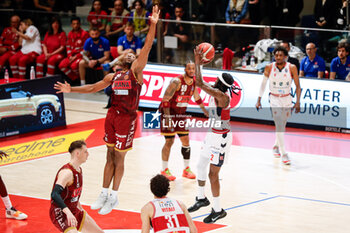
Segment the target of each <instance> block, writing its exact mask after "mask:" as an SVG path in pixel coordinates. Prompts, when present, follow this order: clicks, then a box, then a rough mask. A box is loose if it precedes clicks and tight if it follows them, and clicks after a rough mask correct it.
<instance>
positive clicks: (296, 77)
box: [291, 65, 301, 113]
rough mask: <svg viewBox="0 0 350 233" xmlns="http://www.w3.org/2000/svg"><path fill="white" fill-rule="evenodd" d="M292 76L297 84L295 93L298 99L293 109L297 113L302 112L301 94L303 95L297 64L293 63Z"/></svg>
mask: <svg viewBox="0 0 350 233" xmlns="http://www.w3.org/2000/svg"><path fill="white" fill-rule="evenodd" d="M291 71H292V77H293V80H294V84H295V87H296V88H295V93H296V96H297V101H296V102H295V104H294V106H293V109H295V113H298V112H300V95H301V87H300V82H299V75H298V69H297V67H296V66H295V65H291Z"/></svg>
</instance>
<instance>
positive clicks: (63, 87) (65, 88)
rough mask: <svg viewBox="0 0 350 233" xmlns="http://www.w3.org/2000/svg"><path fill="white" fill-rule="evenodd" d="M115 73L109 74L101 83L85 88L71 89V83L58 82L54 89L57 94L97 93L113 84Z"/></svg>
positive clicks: (85, 86)
mask: <svg viewBox="0 0 350 233" xmlns="http://www.w3.org/2000/svg"><path fill="white" fill-rule="evenodd" d="M113 75H114V74H113V73H111V74H107V75H106V76H105V77H104V79H102V80H101V81H99V82H97V83H94V84H88V85H84V86H79V87H71V86H70V84H69V83H67V81H66V82H64V83H61V82H57V83H56V84H55V85H54V89H56V90H57V92H56V93H62V92H63V93H69V92H77V93H95V92H98V91H100V90H103V89H105V88H106V87H108V86H109V85H110V84H111V81H112V79H113Z"/></svg>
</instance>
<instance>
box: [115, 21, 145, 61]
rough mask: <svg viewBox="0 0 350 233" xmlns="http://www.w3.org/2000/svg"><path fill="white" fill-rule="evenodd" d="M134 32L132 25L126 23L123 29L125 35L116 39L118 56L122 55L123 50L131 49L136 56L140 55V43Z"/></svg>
mask: <svg viewBox="0 0 350 233" xmlns="http://www.w3.org/2000/svg"><path fill="white" fill-rule="evenodd" d="M134 30H135V26H134V24H133V23H132V22H127V23H126V26H125V29H124V32H125V35H124V36H121V37H119V39H118V54H122V53H123V51H124V50H127V49H132V50H133V51H134V53H135V54H136V56H139V55H140V51H141V48H142V43H141V40H140V38H138V37H137V36H135V35H134Z"/></svg>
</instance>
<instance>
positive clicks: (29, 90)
mask: <svg viewBox="0 0 350 233" xmlns="http://www.w3.org/2000/svg"><path fill="white" fill-rule="evenodd" d="M57 81H61V82H62V78H61V77H60V76H51V77H47V78H41V79H34V80H26V81H21V82H14V83H8V84H1V85H0V138H1V137H8V136H13V135H18V134H22V133H28V132H32V131H37V130H42V129H49V128H54V127H58V126H65V125H66V116H65V111H64V102H63V94H62V93H60V94H56V90H54V89H53V86H54V84H55V83H56V82H57Z"/></svg>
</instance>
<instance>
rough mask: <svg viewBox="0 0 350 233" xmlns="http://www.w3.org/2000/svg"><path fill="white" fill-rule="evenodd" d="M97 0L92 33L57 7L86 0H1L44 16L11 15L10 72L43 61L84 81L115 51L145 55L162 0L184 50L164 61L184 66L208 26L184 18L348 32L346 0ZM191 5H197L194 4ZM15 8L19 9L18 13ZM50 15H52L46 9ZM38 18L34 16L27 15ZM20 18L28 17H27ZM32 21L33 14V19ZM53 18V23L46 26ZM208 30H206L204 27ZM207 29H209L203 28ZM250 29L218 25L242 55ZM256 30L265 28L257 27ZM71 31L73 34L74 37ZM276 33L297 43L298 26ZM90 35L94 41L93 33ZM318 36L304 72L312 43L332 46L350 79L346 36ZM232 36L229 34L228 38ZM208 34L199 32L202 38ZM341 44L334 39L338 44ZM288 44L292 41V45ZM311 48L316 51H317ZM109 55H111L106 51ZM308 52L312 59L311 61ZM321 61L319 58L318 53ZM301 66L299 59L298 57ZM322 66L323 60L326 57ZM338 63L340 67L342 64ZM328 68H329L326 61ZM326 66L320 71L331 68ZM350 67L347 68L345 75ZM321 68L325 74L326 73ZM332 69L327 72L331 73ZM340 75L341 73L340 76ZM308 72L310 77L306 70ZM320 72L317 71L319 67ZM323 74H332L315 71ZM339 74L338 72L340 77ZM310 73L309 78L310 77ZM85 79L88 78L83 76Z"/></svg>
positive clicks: (168, 27) (3, 62)
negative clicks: (310, 4)
mask: <svg viewBox="0 0 350 233" xmlns="http://www.w3.org/2000/svg"><path fill="white" fill-rule="evenodd" d="M189 1H190V0H153V1H152V0H115V1H113V0H109V1H107V0H93V1H91V10H90V12H89V15H88V16H87V18H86V20H87V22H88V24H89V33H88V32H86V31H84V30H83V29H82V28H81V27H80V24H81V21H80V18H77V17H73V18H72V20H71V27H72V30H71V31H70V32H64V31H63V29H62V23H61V20H60V17H58V15H54V14H51V12H71V13H72V15H73V16H74V15H75V12H76V5H77V4H82V1H72V0H70V1H66V0H62V1H55V0H47V1H44V0H42V1H39V0H33V1H31V0H28V1H23V0H16V1H4V0H2V1H0V5H2V6H3V7H7V8H13V9H17V10H20V9H25V10H30V9H32V10H38V11H41V12H44V14H37V15H35V14H34V15H33V14H32V13H28V11H18V15H19V16H17V15H16V16H13V17H11V20H10V24H11V25H10V27H6V28H4V26H5V25H2V27H3V31H2V36H1V41H0V43H1V44H0V70H2V71H3V69H4V68H6V66H7V67H8V68H9V69H10V75H11V76H12V77H15V78H25V77H26V73H27V70H28V65H31V64H34V63H36V76H37V77H38V78H40V77H44V76H45V75H53V74H55V73H60V72H62V73H63V74H65V77H66V78H68V79H69V80H71V81H74V80H77V79H78V78H80V80H81V81H84V80H85V79H84V77H83V76H85V68H92V69H98V68H99V67H100V65H101V64H103V63H105V62H107V61H110V59H111V58H110V55H112V57H116V56H118V55H120V54H121V53H123V52H124V51H130V50H132V51H134V52H135V54H136V55H138V54H139V52H140V49H141V48H142V44H143V43H144V40H145V37H146V35H147V32H148V29H149V22H148V20H147V18H148V16H150V9H151V8H152V5H155V4H157V5H159V6H160V9H161V11H162V13H161V19H172V20H175V21H179V22H176V23H167V22H165V23H163V25H162V28H161V30H162V33H161V35H162V36H166V35H167V36H172V37H176V39H177V41H178V43H177V49H169V48H165V49H164V51H163V53H164V62H165V63H175V64H181V63H183V62H184V61H185V60H186V59H187V56H188V54H187V53H188V51H191V46H193V44H191V42H193V41H194V37H196V35H197V34H198V33H199V34H201V33H202V34H203V33H205V32H203V29H199V30H198V28H196V27H191V26H190V24H186V23H181V22H180V21H187V20H190V21H201V22H218V23H227V24H254V25H279V26H292V27H294V26H296V25H297V24H298V23H301V26H307V27H315V28H324V29H345V28H346V24H347V21H346V14H347V12H346V9H347V2H348V1H347V0H317V1H316V3H315V7H314V15H313V16H312V17H303V19H301V18H300V13H301V11H302V9H303V6H304V5H303V0H264V1H261V0H221V1H220V0H219V1H214V0H192V1H191V4H189ZM190 5H191V9H189V6H190ZM15 12H16V11H15ZM45 12H46V13H47V14H45ZM27 16H31V17H27ZM20 17H21V18H22V19H23V20H22V21H20ZM29 18H30V19H29ZM47 22H50V23H47ZM201 30H202V31H201ZM204 31H205V30H204ZM249 32H250V31H248V29H242V28H236V27H230V28H221V31H220V29H217V34H218V35H219V36H217V37H220V35H221V36H222V37H223V38H224V39H221V40H220V41H219V42H218V44H219V46H222V47H223V48H230V49H232V50H233V51H234V52H237V51H238V50H240V49H241V48H242V43H241V42H242V41H244V42H246V44H243V45H245V46H246V45H247V43H254V44H255V43H256V42H257V41H258V40H259V38H260V36H259V35H258V34H256V35H254V33H253V35H252V34H251V33H249ZM255 32H257V33H258V31H257V30H255ZM67 35H68V36H67ZM272 36H273V37H275V38H277V39H279V40H286V41H287V42H293V39H294V36H295V35H294V31H293V30H289V31H288V30H285V31H283V32H280V31H275V32H272ZM89 37H90V38H89ZM316 37H317V38H315V37H314V38H313V37H312V36H309V37H308V39H307V40H305V43H304V44H302V48H300V49H301V50H302V51H305V52H306V57H305V58H304V59H303V60H301V59H299V61H298V62H300V64H301V69H304V68H305V66H307V67H308V66H309V65H310V64H313V62H314V60H313V58H315V57H316V55H311V56H310V55H309V54H310V48H308V46H309V47H310V46H311V47H315V48H314V50H315V52H316V51H317V47H321V48H325V49H324V50H319V53H321V55H323V56H325V59H324V60H326V62H325V63H327V61H331V57H329V56H333V57H334V55H335V51H336V53H337V54H338V57H337V58H338V60H339V61H338V60H337V62H338V63H337V64H336V61H334V59H336V58H334V59H333V60H332V61H331V64H330V66H329V67H328V69H329V72H330V74H329V75H327V77H328V76H329V77H330V78H332V79H334V78H339V79H346V76H347V73H348V72H349V71H348V68H347V64H348V61H347V59H345V60H344V58H342V55H341V54H345V55H344V56H345V57H346V58H347V55H348V53H349V48H348V46H347V44H346V43H341V45H344V46H343V49H344V51H343V52H342V53H341V54H340V52H339V50H342V48H340V47H339V45H338V47H336V46H337V44H338V41H339V40H340V39H341V38H337V40H336V43H329V40H330V39H332V38H333V37H334V36H333V34H332V33H327V32H324V33H318V34H317V36H316ZM94 38H95V40H94ZM227 38H229V39H227ZM88 39H89V43H90V47H91V46H96V45H98V46H100V47H103V51H102V50H101V49H99V48H96V51H98V52H96V51H88V50H89V48H88V46H87V44H86V43H87V40H88ZM201 39H203V37H199V40H201ZM333 42H334V41H333ZM287 44H288V45H289V43H287ZM327 46H332V49H333V50H328V51H332V53H333V54H325V53H323V51H325V50H327ZM153 47H154V48H153V49H152V52H151V54H150V60H151V61H156V56H157V54H156V40H155V43H154V46H153ZM311 49H312V48H311ZM84 51H85V52H86V56H88V57H89V58H92V60H93V61H94V62H93V64H90V63H86V62H85V60H84V56H83V55H84V54H83V53H84ZM105 52H108V54H105ZM307 57H308V59H309V60H305V59H306V58H307ZM316 58H317V59H318V58H320V57H319V55H317V57H316ZM294 63H295V62H294ZM321 63H322V62H321ZM335 64H336V65H335ZM342 66H344V67H343V68H344V69H343V68H341V69H342V70H343V71H342V73H341V74H340V73H339V72H340V71H339V72H335V70H337V69H339V67H342ZM318 67H319V63H317V64H316V65H315V64H313V69H316V68H318ZM320 67H321V70H323V68H322V67H323V65H321V66H320ZM325 71H326V70H323V71H321V73H322V72H325ZM344 72H345V73H344ZM321 73H320V74H321ZM326 73H327V71H326ZM338 73H339V75H338ZM301 74H305V72H304V71H303V72H302V73H301ZM313 74H314V75H315V72H313ZM316 74H317V76H316V77H319V78H320V77H325V76H326V75H323V74H322V75H319V73H318V72H316ZM334 74H335V75H334ZM305 76H307V75H305ZM84 82H85V81H84Z"/></svg>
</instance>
